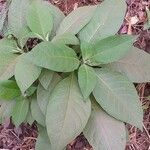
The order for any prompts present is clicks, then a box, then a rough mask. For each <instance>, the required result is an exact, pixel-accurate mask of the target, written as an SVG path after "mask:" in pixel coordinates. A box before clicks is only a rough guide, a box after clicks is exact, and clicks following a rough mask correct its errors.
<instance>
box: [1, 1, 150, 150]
mask: <svg viewBox="0 0 150 150" xmlns="http://www.w3.org/2000/svg"><path fill="white" fill-rule="evenodd" d="M49 2H50V3H52V4H54V5H56V6H58V7H59V8H60V9H61V10H62V11H63V12H64V13H65V14H66V15H67V14H69V13H70V12H71V11H72V10H74V9H76V8H77V7H79V6H84V5H96V4H99V3H100V2H101V0H49ZM126 2H127V6H128V9H127V12H126V15H125V19H124V22H123V24H122V27H121V29H120V31H119V33H120V34H139V35H140V37H139V38H138V39H137V41H136V42H135V43H134V45H135V46H136V47H138V48H140V49H141V50H145V51H146V52H148V53H150V31H149V30H145V31H144V27H143V25H144V23H146V22H147V13H146V9H150V0H126ZM3 3H4V0H0V11H1V8H2V5H3ZM136 88H137V91H138V93H139V96H140V99H141V102H142V105H143V109H144V121H143V131H140V130H139V129H137V128H135V127H133V126H130V125H128V124H127V125H126V127H127V129H128V131H129V140H128V143H127V146H126V150H150V98H148V96H150V83H142V84H138V85H136ZM37 136H38V131H37V127H36V123H34V124H33V125H29V124H26V123H25V124H22V125H21V126H20V127H19V128H15V126H14V125H13V124H12V123H11V121H10V120H9V119H8V120H6V121H5V122H4V124H2V125H0V149H5V150H6V149H7V150H34V147H35V142H36V138H37ZM67 150H92V147H91V146H90V145H89V143H88V141H87V140H86V139H85V137H84V136H83V134H81V135H80V136H79V137H77V138H76V139H75V140H74V141H72V142H71V143H70V144H69V145H68V146H67Z"/></svg>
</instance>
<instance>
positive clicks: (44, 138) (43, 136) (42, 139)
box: [35, 128, 51, 150]
mask: <svg viewBox="0 0 150 150" xmlns="http://www.w3.org/2000/svg"><path fill="white" fill-rule="evenodd" d="M50 147H51V144H50V141H49V137H48V135H47V132H46V129H45V128H43V129H41V130H40V131H39V136H38V138H37V141H36V146H35V149H36V150H43V149H45V150H49V149H50Z"/></svg>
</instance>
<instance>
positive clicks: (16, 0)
mask: <svg viewBox="0 0 150 150" xmlns="http://www.w3.org/2000/svg"><path fill="white" fill-rule="evenodd" d="M30 2H31V1H30V0H12V1H11V5H10V8H9V12H8V25H9V28H10V30H11V32H12V33H13V34H14V35H15V36H16V37H18V34H19V32H20V30H21V29H22V28H23V27H25V26H26V25H27V22H26V14H27V9H28V7H29V5H30Z"/></svg>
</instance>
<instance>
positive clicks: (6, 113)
mask: <svg viewBox="0 0 150 150" xmlns="http://www.w3.org/2000/svg"><path fill="white" fill-rule="evenodd" d="M14 105H15V101H14V100H12V101H5V100H0V123H1V124H2V123H3V122H4V121H5V120H6V119H8V118H10V117H11V112H12V109H13V107H14Z"/></svg>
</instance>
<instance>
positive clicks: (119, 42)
mask: <svg viewBox="0 0 150 150" xmlns="http://www.w3.org/2000/svg"><path fill="white" fill-rule="evenodd" d="M133 40H134V38H133V36H129V35H115V36H110V37H108V38H105V39H103V40H98V41H97V42H95V43H94V44H93V48H92V52H90V53H89V54H88V52H87V54H88V55H89V57H88V58H87V60H85V62H87V63H88V64H90V65H92V66H97V65H99V64H107V63H111V62H114V61H116V60H118V59H120V58H122V57H123V56H124V55H125V54H127V53H128V52H129V51H130V48H131V46H132V43H133ZM90 54H91V56H90Z"/></svg>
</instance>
